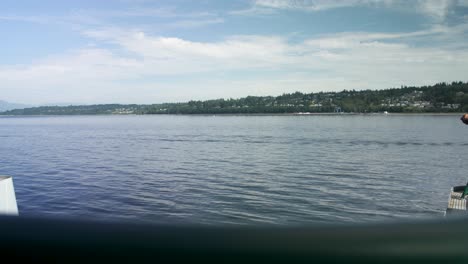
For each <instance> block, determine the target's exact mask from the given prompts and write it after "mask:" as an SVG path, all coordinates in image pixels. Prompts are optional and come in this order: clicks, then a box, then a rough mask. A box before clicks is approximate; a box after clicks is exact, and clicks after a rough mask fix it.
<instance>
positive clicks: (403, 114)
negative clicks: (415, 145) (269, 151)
mask: <svg viewBox="0 0 468 264" xmlns="http://www.w3.org/2000/svg"><path fill="white" fill-rule="evenodd" d="M463 114H464V113H463V112H460V113H388V114H385V113H307V114H305V113H243V114H241V113H231V114H229V113H221V114H89V115H87V114H70V115H66V114H64V115H0V118H14V117H73V116H76V117H83V116H461V115H463Z"/></svg>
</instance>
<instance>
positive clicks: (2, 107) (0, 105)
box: [0, 100, 31, 112]
mask: <svg viewBox="0 0 468 264" xmlns="http://www.w3.org/2000/svg"><path fill="white" fill-rule="evenodd" d="M26 107H31V106H30V105H25V104H16V103H10V102H7V101H3V100H0V112H3V111H9V110H13V109H22V108H26Z"/></svg>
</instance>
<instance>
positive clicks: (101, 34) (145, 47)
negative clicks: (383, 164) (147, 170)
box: [0, 0, 468, 104]
mask: <svg viewBox="0 0 468 264" xmlns="http://www.w3.org/2000/svg"><path fill="white" fill-rule="evenodd" d="M0 35H1V39H2V41H1V42H0V58H2V59H1V60H0V91H1V94H0V100H6V101H10V102H18V103H27V104H54V103H75V104H92V103H160V102H176V101H187V100H191V99H213V98H229V97H233V98H237V97H243V96H247V95H279V94H282V93H286V92H294V91H302V92H318V91H339V90H343V89H356V90H361V89H384V88H390V87H399V86H400V85H426V84H433V83H436V82H442V81H447V82H451V81H468V75H467V72H468V38H467V37H468V0H437V1H436V0H425V1H423V0H414V1H403V0H348V1H337V0H327V1H324V0H237V1H223V0H199V1H184V0H171V1H164V0H154V1H152V0H120V1H119V0H115V1H111V0H102V1H90V0H88V1H58V0H57V1H50V0H49V1H48V0H42V1H32V0H31V1H18V0H16V1H10V0H6V1H5V0H3V1H1V2H0Z"/></svg>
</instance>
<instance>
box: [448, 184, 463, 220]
mask: <svg viewBox="0 0 468 264" xmlns="http://www.w3.org/2000/svg"><path fill="white" fill-rule="evenodd" d="M465 188H466V185H461V186H454V187H452V189H451V190H450V195H449V199H448V205H447V210H446V211H445V215H446V216H447V215H451V214H466V213H468V211H467V210H466V207H467V206H466V203H467V202H468V200H467V199H466V198H468V196H466V197H463V198H462V195H463V191H464V190H465Z"/></svg>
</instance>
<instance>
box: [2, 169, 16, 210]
mask: <svg viewBox="0 0 468 264" xmlns="http://www.w3.org/2000/svg"><path fill="white" fill-rule="evenodd" d="M0 214H2V215H18V205H17V204H16V195H15V188H14V187H13V179H12V178H11V177H10V176H0Z"/></svg>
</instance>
